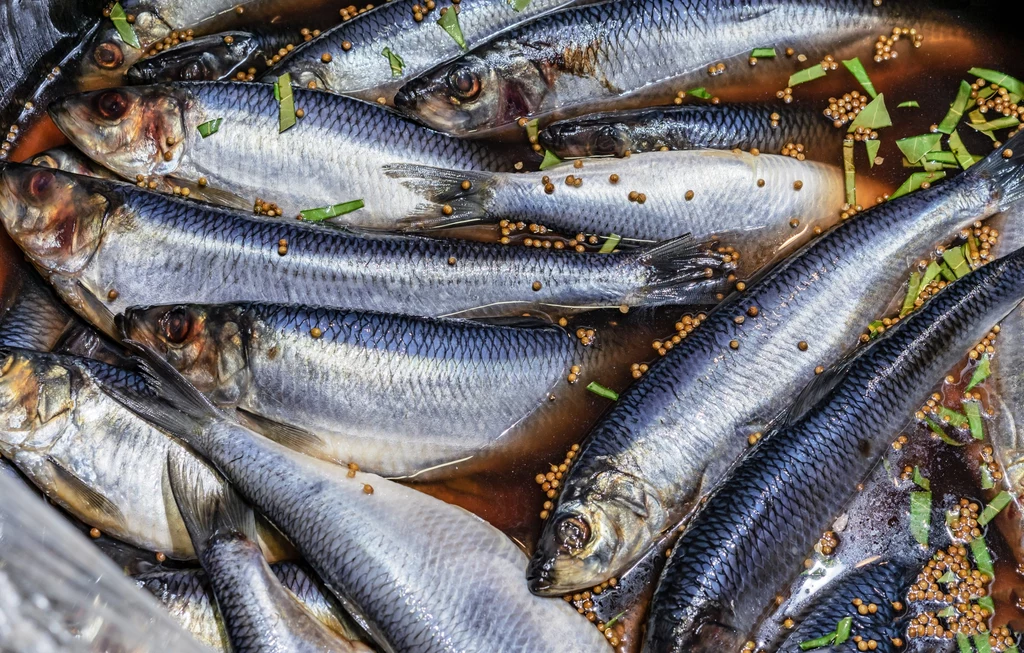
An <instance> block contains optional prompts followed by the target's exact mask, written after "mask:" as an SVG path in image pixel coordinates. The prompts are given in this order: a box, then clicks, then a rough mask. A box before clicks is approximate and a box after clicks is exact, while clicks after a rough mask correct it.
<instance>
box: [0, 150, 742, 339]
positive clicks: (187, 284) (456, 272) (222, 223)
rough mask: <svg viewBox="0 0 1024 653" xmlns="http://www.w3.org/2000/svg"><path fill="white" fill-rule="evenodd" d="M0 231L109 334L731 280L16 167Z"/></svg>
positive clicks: (712, 265)
mask: <svg viewBox="0 0 1024 653" xmlns="http://www.w3.org/2000/svg"><path fill="white" fill-rule="evenodd" d="M0 220H2V221H3V223H4V225H5V227H6V228H7V231H8V233H10V234H11V235H12V237H13V238H14V240H15V241H16V242H17V243H18V244H19V246H20V247H21V248H22V249H23V250H24V251H25V252H26V253H27V254H28V255H29V257H30V259H31V260H32V261H33V263H34V264H35V265H36V266H37V267H39V268H40V269H41V270H44V271H45V274H46V275H47V277H48V280H49V282H50V283H51V284H53V285H54V287H55V288H56V289H57V291H58V292H59V293H60V294H61V297H62V298H63V299H64V300H65V301H66V302H67V303H68V304H69V305H70V306H71V307H72V308H74V309H75V310H76V311H78V312H79V313H80V314H81V315H82V316H83V317H85V318H86V319H87V320H89V321H90V322H91V323H92V324H93V325H95V326H97V327H99V328H101V329H102V330H103V331H104V332H105V333H107V334H108V335H111V336H116V329H115V328H114V324H113V315H116V314H118V313H122V312H124V311H125V310H126V309H127V308H129V307H131V306H150V305H158V304H169V303H173V302H185V303H200V304H201V303H223V302H247V301H266V302H275V303H302V304H306V305H310V306H335V307H346V308H352V309H356V310H367V311H378V312H395V313H402V314H407V315H421V316H442V315H451V314H455V313H458V314H460V315H462V316H469V315H475V316H480V315H521V314H522V312H523V311H524V310H527V311H529V310H534V311H541V312H550V311H555V312H560V313H561V312H566V311H571V310H579V309H586V308H599V307H619V306H623V305H625V306H654V305H663V304H687V303H704V302H708V301H709V300H711V298H712V297H713V296H714V294H715V293H717V292H720V291H721V290H722V288H723V285H724V283H726V278H725V274H727V273H728V271H729V270H731V268H732V264H731V263H726V262H725V257H724V256H720V255H719V254H709V253H707V252H705V251H704V248H703V247H702V246H699V245H697V244H696V243H695V241H694V240H693V239H692V238H689V237H681V238H677V239H674V240H671V241H667V242H665V243H662V244H658V245H655V246H653V247H650V248H647V249H642V250H639V251H633V252H626V253H620V254H604V255H601V254H585V253H584V254H581V253H576V252H574V251H573V252H568V251H555V250H538V249H526V248H507V247H504V246H502V245H497V244H483V243H471V242H466V241H458V240H432V239H426V238H377V239H368V238H361V237H357V236H353V235H350V234H348V233H346V232H344V231H342V230H339V229H335V228H331V227H324V226H319V225H314V224H306V223H298V222H294V221H283V220H271V219H267V218H259V217H255V216H251V215H246V214H243V213H235V212H232V211H228V210H222V209H216V208H212V207H208V206H206V205H203V204H199V203H196V202H191V201H187V200H180V199H174V198H171V197H167V196H165V195H161V194H158V193H152V192H148V191H144V190H140V189H138V188H136V187H135V186H132V185H129V184H123V183H118V182H110V181H106V180H101V179H93V178H88V177H78V176H75V175H70V174H67V173H64V172H59V171H55V170H51V169H49V168H33V167H30V166H20V165H17V164H9V165H8V166H7V167H6V168H5V169H4V170H3V172H2V175H0ZM211 279H215V280H216V281H217V282H216V283H215V284H214V283H210V280H211Z"/></svg>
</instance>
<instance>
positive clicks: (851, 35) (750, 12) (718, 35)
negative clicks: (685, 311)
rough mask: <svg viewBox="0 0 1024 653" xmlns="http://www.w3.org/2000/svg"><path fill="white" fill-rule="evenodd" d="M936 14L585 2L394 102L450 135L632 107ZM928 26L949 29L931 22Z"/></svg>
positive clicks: (898, 5) (790, 3)
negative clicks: (715, 76) (649, 97)
mask: <svg viewBox="0 0 1024 653" xmlns="http://www.w3.org/2000/svg"><path fill="white" fill-rule="evenodd" d="M928 15H929V11H928V9H927V8H924V7H922V5H921V3H914V2H886V3H884V4H883V5H882V6H879V7H875V6H873V5H872V3H869V2H860V1H859V0H840V1H838V2H830V3H826V4H822V3H816V2H807V1H805V0H776V1H772V2H761V3H754V4H751V3H749V2H743V1H738V0H727V1H724V2H712V3H706V2H699V1H694V0H626V1H624V2H614V3H611V4H607V5H600V6H594V7H582V8H579V9H573V10H570V11H566V12H563V13H560V14H555V15H554V16H549V17H547V18H543V19H541V20H538V21H536V22H534V23H532V24H530V25H527V26H525V27H523V28H521V29H518V30H516V31H514V32H512V33H510V34H508V35H506V36H503V37H501V38H498V39H495V40H493V41H491V42H489V43H488V44H486V45H484V46H482V47H479V48H477V49H475V50H473V51H472V52H470V53H468V54H466V55H465V56H463V57H461V58H460V59H458V60H456V61H455V62H453V63H452V64H450V65H448V66H443V67H440V68H438V69H436V70H434V71H432V72H431V73H430V74H427V75H424V76H422V77H420V78H418V79H415V80H412V81H410V82H409V83H408V84H406V85H405V86H403V87H402V89H401V90H400V91H399V92H398V94H397V95H396V96H395V106H396V107H397V108H398V109H399V110H400V111H402V112H403V113H405V114H407V115H410V116H415V117H416V118H417V119H418V120H420V121H422V122H423V123H424V124H427V125H430V126H431V127H434V128H435V129H438V130H439V131H443V132H445V133H449V134H461V135H466V134H485V133H487V132H489V131H493V130H495V129H499V128H502V127H504V126H506V125H511V124H512V123H514V122H516V121H517V120H518V119H519V118H522V117H527V118H541V119H547V118H548V117H549V116H552V115H553V114H554V115H556V116H557V115H561V116H563V117H570V116H573V115H580V114H581V113H590V112H593V111H595V110H608V109H614V108H622V107H623V105H625V106H628V103H629V102H630V101H631V100H632V97H633V96H638V95H639V94H640V93H651V92H653V91H656V90H659V89H660V90H668V89H669V88H670V87H673V86H675V85H680V90H682V89H683V88H685V83H689V82H692V83H693V84H694V85H695V86H703V84H704V82H705V80H706V78H707V70H706V68H707V67H708V66H709V65H711V64H715V63H716V62H721V61H723V60H729V59H731V58H733V57H736V58H738V59H739V60H741V61H742V64H740V65H746V61H747V58H748V57H749V55H750V52H751V51H752V50H753V49H754V48H759V47H768V46H771V45H775V46H776V47H777V48H785V47H787V46H789V47H796V48H797V49H798V51H800V52H804V53H806V54H807V55H808V57H809V60H811V61H820V57H819V58H818V59H815V57H816V56H817V55H819V54H820V55H821V56H822V57H823V56H824V54H825V53H827V52H834V51H836V49H839V48H843V47H845V46H850V45H852V44H854V43H858V42H861V41H863V42H864V43H865V44H868V43H870V42H871V41H873V40H874V39H876V38H877V37H878V35H879V34H882V33H885V32H888V31H889V30H891V29H892V26H893V25H897V24H898V25H907V26H908V27H916V28H918V29H922V28H923V27H924V26H925V22H924V21H923V18H924V17H925V16H928ZM931 15H934V14H931ZM928 30H929V31H930V32H931V33H933V34H934V33H937V32H938V31H939V30H941V27H940V26H939V25H935V24H933V23H931V22H929V23H928ZM766 39H767V41H766ZM735 65H736V64H734V66H735ZM747 68H749V66H747ZM748 73H749V71H748ZM732 74H733V75H742V74H743V69H742V68H741V69H740V71H739V72H738V73H737V72H733V73H732ZM730 81H735V80H730Z"/></svg>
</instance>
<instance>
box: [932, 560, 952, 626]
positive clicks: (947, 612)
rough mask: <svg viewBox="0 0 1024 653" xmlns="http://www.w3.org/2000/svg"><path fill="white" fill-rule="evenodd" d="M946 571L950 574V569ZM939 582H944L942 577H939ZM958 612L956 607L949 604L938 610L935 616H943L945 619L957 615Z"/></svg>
mask: <svg viewBox="0 0 1024 653" xmlns="http://www.w3.org/2000/svg"><path fill="white" fill-rule="evenodd" d="M946 573H947V574H949V572H948V571H947V572H946ZM944 577H945V576H944ZM944 577H943V578H944ZM939 582H940V583H941V582H942V578H940V579H939ZM956 614H957V612H956V608H954V607H953V606H951V605H947V606H946V607H944V608H942V609H941V610H939V611H938V612H936V613H935V616H936V617H942V618H943V619H949V618H950V617H955V616H956Z"/></svg>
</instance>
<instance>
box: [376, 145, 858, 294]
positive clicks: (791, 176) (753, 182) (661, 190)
mask: <svg viewBox="0 0 1024 653" xmlns="http://www.w3.org/2000/svg"><path fill="white" fill-rule="evenodd" d="M576 165H577V164H572V163H564V164H562V165H559V166H556V167H553V168H549V169H547V170H544V171H542V172H529V173H517V174H512V173H480V172H467V171H457V170H442V169H439V168H417V167H413V166H389V167H388V169H387V170H388V174H389V175H391V176H394V177H396V178H399V179H402V180H404V182H405V183H406V185H407V186H409V188H412V189H415V190H416V191H418V192H419V193H421V194H422V195H423V198H424V200H425V202H424V203H423V204H421V205H420V207H419V208H418V209H417V211H416V213H415V214H413V215H411V216H410V217H409V218H407V219H406V220H402V221H401V222H399V223H397V224H395V225H394V227H393V228H394V229H396V230H405V229H407V230H410V231H413V232H421V231H427V230H430V229H436V228H441V227H446V226H450V225H458V224H467V223H474V222H480V221H484V222H498V221H499V220H502V219H507V220H510V221H513V222H515V221H523V222H526V223H536V224H541V225H544V226H545V227H547V228H549V229H553V230H555V231H556V232H558V233H564V234H576V233H584V234H598V235H600V236H608V235H609V234H616V235H618V236H620V237H622V239H623V240H625V241H626V242H627V243H628V242H629V241H640V242H644V241H658V240H664V239H666V238H674V237H676V236H679V235H681V234H684V233H689V234H693V235H694V236H695V237H696V238H698V239H702V240H703V239H711V240H717V241H719V242H720V243H721V244H722V245H726V246H729V247H732V248H733V249H735V250H737V251H739V252H741V254H742V257H737V258H739V263H738V265H739V267H740V270H739V275H740V276H741V277H743V278H747V277H748V276H749V275H750V274H753V273H754V272H755V271H757V270H759V269H761V268H762V267H763V266H764V265H765V264H767V263H768V262H770V261H778V260H781V259H782V258H784V257H785V256H787V255H788V254H790V253H792V252H794V251H796V250H797V249H798V248H799V247H801V246H802V245H803V244H804V243H806V242H807V241H808V240H810V239H811V238H812V236H814V235H815V234H820V233H821V232H823V231H825V230H827V229H829V228H830V227H832V226H833V225H834V224H836V223H837V222H839V220H840V216H841V210H842V206H843V202H844V198H845V195H844V192H845V191H844V181H843V171H842V170H840V169H839V168H838V167H836V166H832V165H826V164H822V163H814V162H811V161H798V160H797V159H794V158H792V157H788V156H779V155H768V154H760V155H757V156H755V155H753V154H749V153H746V152H726V151H720V150H693V151H682V152H649V153H647V154H637V155H633V156H630V157H629V158H628V159H607V158H606V159H594V160H588V161H585V162H584V163H583V166H582V168H577V167H576ZM564 177H568V178H571V179H573V180H578V181H579V182H580V185H579V186H578V187H577V186H576V185H575V182H574V183H573V184H569V183H562V181H561V180H562V179H563V178H564ZM466 180H469V182H470V183H469V187H468V188H466V185H465V183H464V182H465V181H466ZM861 190H862V192H866V191H867V186H866V185H863V186H861ZM641 194H642V195H641Z"/></svg>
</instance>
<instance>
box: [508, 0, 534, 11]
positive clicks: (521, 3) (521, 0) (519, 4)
mask: <svg viewBox="0 0 1024 653" xmlns="http://www.w3.org/2000/svg"><path fill="white" fill-rule="evenodd" d="M509 4H511V5H512V11H522V10H523V9H526V8H527V7H529V6H530V0H509Z"/></svg>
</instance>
